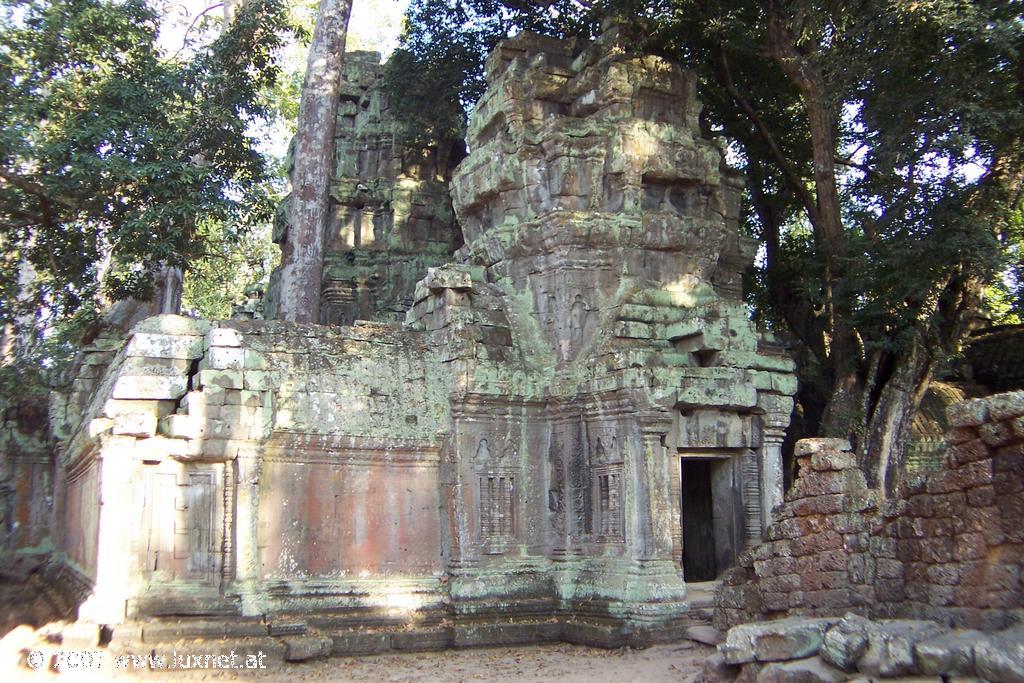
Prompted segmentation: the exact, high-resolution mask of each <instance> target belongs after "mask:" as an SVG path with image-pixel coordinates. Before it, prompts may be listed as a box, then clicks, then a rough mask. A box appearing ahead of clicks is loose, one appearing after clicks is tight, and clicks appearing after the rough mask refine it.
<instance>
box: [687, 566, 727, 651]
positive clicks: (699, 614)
mask: <svg viewBox="0 0 1024 683" xmlns="http://www.w3.org/2000/svg"><path fill="white" fill-rule="evenodd" d="M718 585H719V582H718V581H703V582H700V583H688V584H686V600H687V602H688V603H689V604H690V618H691V619H692V620H693V622H694V623H693V624H692V625H691V626H689V627H688V628H687V629H686V637H687V638H689V639H690V640H693V641H696V642H698V643H703V644H705V645H717V644H718V643H719V642H721V640H722V635H723V634H722V633H721V632H720V631H719V630H718V629H716V628H715V627H714V626H713V625H712V620H713V619H714V615H715V591H716V590H717V589H718Z"/></svg>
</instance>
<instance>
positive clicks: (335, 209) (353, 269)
mask: <svg viewBox="0 0 1024 683" xmlns="http://www.w3.org/2000/svg"><path fill="white" fill-rule="evenodd" d="M383 69H384V67H383V65H382V64H381V63H380V54H379V53H377V52H359V51H357V52H349V53H346V55H345V64H344V72H343V74H342V87H341V102H340V103H339V106H338V118H337V129H336V134H335V144H336V152H335V156H336V160H337V161H336V167H335V172H334V180H333V182H332V184H331V199H332V203H331V206H332V214H331V220H330V225H329V226H328V234H327V236H326V239H325V240H324V245H325V254H324V276H323V292H322V298H321V313H320V322H321V323H324V324H327V325H351V324H352V323H353V322H355V321H356V320H376V321H382V322H395V321H399V320H401V319H402V317H403V316H404V315H405V311H406V310H408V308H409V306H410V305H411V304H412V301H411V297H412V292H413V288H414V287H415V285H416V281H417V280H419V279H420V278H421V277H423V273H425V272H426V270H427V268H428V267H430V266H437V265H440V264H442V263H444V262H445V261H447V260H449V259H450V258H451V255H452V253H453V252H454V251H455V250H456V249H457V248H458V247H459V246H460V245H461V244H462V237H461V234H460V233H459V229H458V226H456V224H455V217H454V215H453V214H452V208H451V200H450V199H449V197H448V188H447V185H448V181H449V180H450V178H451V174H452V169H454V167H455V165H456V164H457V163H458V162H459V160H460V159H462V157H463V156H464V155H465V151H464V146H463V143H462V141H461V140H452V139H445V140H440V141H435V142H434V143H433V144H430V145H428V146H425V147H423V146H419V145H415V144H411V143H408V142H404V141H403V131H402V130H401V128H400V126H399V125H398V121H397V120H396V118H395V115H394V113H393V110H392V108H391V106H390V103H389V99H388V94H387V92H386V91H385V89H384V74H383ZM287 201H288V200H287V199H286V200H285V201H284V202H282V204H281V206H280V207H279V209H278V216H277V222H276V225H275V231H274V241H275V242H282V241H283V240H284V234H285V230H287V226H286V225H285V223H284V221H285V207H286V206H287V204H286V202H287ZM274 280H275V282H273V283H272V284H271V287H270V290H271V293H270V296H269V297H268V304H269V307H270V308H271V310H269V311H268V314H269V315H268V317H271V318H273V317H276V315H275V312H276V277H275V278H274Z"/></svg>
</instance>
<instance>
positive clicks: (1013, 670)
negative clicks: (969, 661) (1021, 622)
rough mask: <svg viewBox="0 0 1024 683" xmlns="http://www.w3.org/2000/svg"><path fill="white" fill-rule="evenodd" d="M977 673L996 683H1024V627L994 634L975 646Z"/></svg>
mask: <svg viewBox="0 0 1024 683" xmlns="http://www.w3.org/2000/svg"><path fill="white" fill-rule="evenodd" d="M974 670H975V673H976V674H977V675H978V676H979V677H981V678H983V679H985V680H988V681H993V682H994V683H1024V627H1020V626H1018V627H1015V628H1012V629H1007V630H1006V631H1001V632H999V633H995V634H992V636H990V637H989V638H986V639H984V640H981V641H979V642H977V643H976V644H975V645H974Z"/></svg>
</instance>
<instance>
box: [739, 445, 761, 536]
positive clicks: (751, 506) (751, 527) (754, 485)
mask: <svg viewBox="0 0 1024 683" xmlns="http://www.w3.org/2000/svg"><path fill="white" fill-rule="evenodd" d="M740 458H741V462H740V469H741V472H742V473H743V475H742V476H743V483H742V489H743V513H744V514H743V521H744V525H743V526H744V529H743V530H744V539H743V541H744V548H752V547H754V546H755V545H757V544H759V543H760V542H761V534H762V533H764V523H763V521H762V516H761V504H762V503H761V472H760V469H761V468H760V467H759V466H758V458H757V452H756V451H753V450H749V449H748V450H746V451H744V453H743V454H742V455H741V456H740Z"/></svg>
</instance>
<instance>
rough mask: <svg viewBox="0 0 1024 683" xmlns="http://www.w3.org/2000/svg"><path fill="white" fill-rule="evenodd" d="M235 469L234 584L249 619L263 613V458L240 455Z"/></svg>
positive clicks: (243, 611)
mask: <svg viewBox="0 0 1024 683" xmlns="http://www.w3.org/2000/svg"><path fill="white" fill-rule="evenodd" d="M235 467H236V468H237V485H236V487H235V489H236V492H235V558H236V560H235V585H236V587H237V588H238V594H239V597H240V598H241V601H242V614H244V615H247V616H249V615H255V614H259V613H260V612H261V610H260V605H259V604H258V602H257V597H256V596H257V593H258V591H259V585H258V584H259V581H260V555H259V526H258V524H259V507H260V459H259V457H258V456H257V455H256V454H253V453H246V454H242V453H239V454H238V457H237V458H236V459H235Z"/></svg>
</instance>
